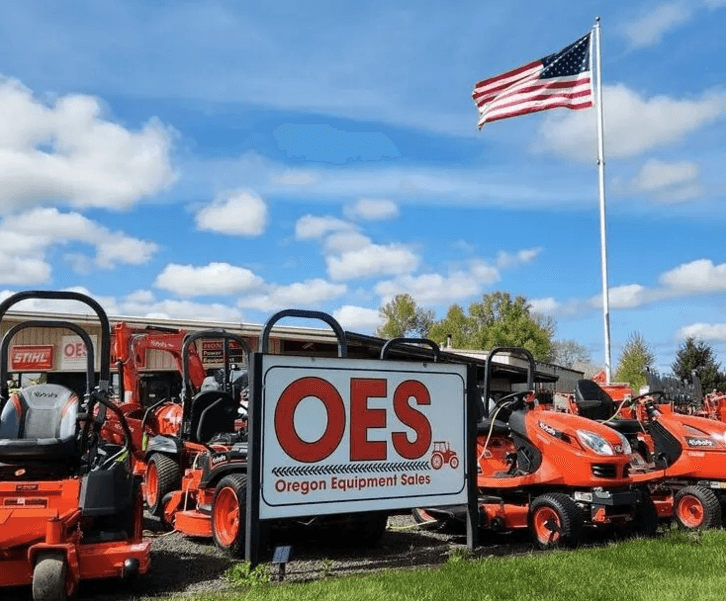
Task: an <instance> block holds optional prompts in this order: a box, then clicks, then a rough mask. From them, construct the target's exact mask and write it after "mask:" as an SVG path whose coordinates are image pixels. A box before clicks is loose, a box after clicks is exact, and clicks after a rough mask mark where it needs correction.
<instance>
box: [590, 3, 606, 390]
mask: <svg viewBox="0 0 726 601" xmlns="http://www.w3.org/2000/svg"><path fill="white" fill-rule="evenodd" d="M593 33H594V36H593V37H594V40H593V41H594V46H595V71H596V82H597V88H596V98H595V104H596V107H597V165H598V172H599V188H600V256H601V266H602V311H603V326H604V329H605V377H606V383H607V384H610V306H609V305H610V302H609V299H608V250H607V228H606V218H605V140H604V137H603V129H604V125H603V107H602V66H601V63H600V17H595V27H593Z"/></svg>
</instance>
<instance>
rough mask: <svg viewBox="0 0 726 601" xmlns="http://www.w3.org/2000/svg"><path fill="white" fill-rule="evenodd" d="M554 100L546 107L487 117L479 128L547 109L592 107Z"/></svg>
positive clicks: (525, 108)
mask: <svg viewBox="0 0 726 601" xmlns="http://www.w3.org/2000/svg"><path fill="white" fill-rule="evenodd" d="M556 100H558V101H557V102H552V103H548V104H547V105H542V106H536V107H530V106H525V107H520V108H518V109H515V110H512V111H509V112H505V113H502V114H499V113H497V114H495V115H494V116H490V117H487V119H486V120H480V121H479V127H482V126H483V125H484V123H492V122H494V121H499V120H501V119H507V118H509V117H519V116H520V115H527V114H529V113H537V112H539V111H546V110H549V109H555V108H567V109H571V110H574V111H577V110H582V109H589V108H590V107H592V106H593V103H592V102H588V103H587V104H583V105H572V104H570V103H568V102H566V101H564V100H561V99H556Z"/></svg>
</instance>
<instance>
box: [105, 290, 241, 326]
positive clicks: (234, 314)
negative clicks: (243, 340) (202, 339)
mask: <svg viewBox="0 0 726 601" xmlns="http://www.w3.org/2000/svg"><path fill="white" fill-rule="evenodd" d="M114 314H115V315H133V316H137V317H148V318H157V319H191V320H198V321H228V322H241V321H244V316H243V314H242V313H241V312H240V311H239V309H237V308H235V307H229V306H227V305H223V304H221V303H210V304H205V303H195V302H191V301H185V300H157V299H156V297H155V296H154V294H153V292H151V291H148V290H137V291H136V292H133V293H132V294H129V295H128V296H127V297H125V298H124V299H123V300H122V301H121V302H120V305H119V310H118V311H117V312H114Z"/></svg>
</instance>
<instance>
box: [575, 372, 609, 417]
mask: <svg viewBox="0 0 726 601" xmlns="http://www.w3.org/2000/svg"><path fill="white" fill-rule="evenodd" d="M575 404H576V405H577V408H578V410H579V411H580V415H581V416H582V417H586V418H588V419H594V420H600V421H602V420H606V419H608V418H610V417H612V416H613V414H614V413H615V403H614V402H613V399H612V398H611V397H610V395H609V394H608V393H607V392H605V391H604V390H603V389H602V388H600V386H599V385H598V383H597V382H593V381H592V380H578V381H577V383H576V384H575Z"/></svg>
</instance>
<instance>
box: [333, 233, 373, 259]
mask: <svg viewBox="0 0 726 601" xmlns="http://www.w3.org/2000/svg"><path fill="white" fill-rule="evenodd" d="M370 244H371V239H370V238H369V237H368V236H364V235H363V234H360V233H358V232H353V231H347V232H346V231H341V232H335V233H333V234H330V235H329V236H328V237H327V238H325V242H324V243H323V246H324V247H325V251H326V252H328V253H334V254H338V253H344V252H346V251H353V250H360V249H361V248H365V247H366V246H370Z"/></svg>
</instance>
